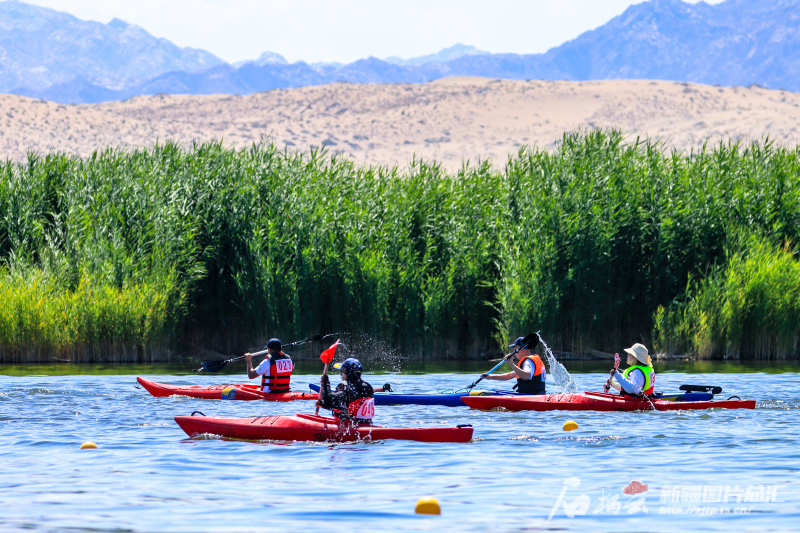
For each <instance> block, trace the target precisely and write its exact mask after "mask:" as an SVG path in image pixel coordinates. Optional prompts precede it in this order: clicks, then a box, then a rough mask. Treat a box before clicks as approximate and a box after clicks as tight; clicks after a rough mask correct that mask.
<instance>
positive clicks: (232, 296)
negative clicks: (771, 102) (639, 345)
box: [0, 130, 800, 360]
mask: <svg viewBox="0 0 800 533" xmlns="http://www.w3.org/2000/svg"><path fill="white" fill-rule="evenodd" d="M798 167H799V165H798V151H797V150H790V149H787V148H782V147H776V146H774V145H772V144H770V143H765V144H756V145H752V146H746V147H744V146H739V145H736V144H723V145H719V146H716V147H714V148H713V149H712V148H704V149H703V150H700V151H698V152H697V153H693V154H690V155H688V156H686V155H682V154H677V153H674V152H668V151H666V150H665V148H664V147H663V146H662V145H660V144H658V143H653V142H650V141H647V140H634V141H633V142H626V141H625V140H624V139H623V137H622V135H621V134H620V133H619V132H617V131H604V130H592V131H579V132H574V133H570V134H567V135H565V136H564V138H563V139H562V141H561V143H560V144H559V145H558V148H557V150H555V151H554V152H548V151H543V150H536V149H531V148H524V149H522V150H521V151H520V152H519V154H518V155H517V156H515V157H512V158H510V159H509V161H508V163H507V165H506V167H505V169H504V170H502V171H500V170H497V168H496V167H493V166H491V165H489V164H487V163H480V164H477V165H471V166H465V167H464V168H462V169H461V170H459V171H458V172H455V173H450V172H447V171H445V170H444V169H443V168H442V167H441V166H439V165H438V164H437V163H435V162H427V161H419V160H417V161H414V162H413V163H412V164H411V165H410V166H409V167H408V169H407V170H404V171H400V170H399V169H397V168H388V167H381V166H361V165H357V164H355V163H353V162H351V161H349V160H346V159H343V158H339V157H330V156H329V155H328V154H326V153H325V152H323V151H319V150H311V151H308V152H305V153H290V152H282V151H280V150H278V149H276V148H275V147H274V146H273V145H272V144H270V143H269V142H262V143H259V144H256V145H253V146H251V147H249V148H247V149H241V150H234V149H231V148H227V147H225V146H223V145H222V144H220V143H216V142H211V143H204V144H196V145H194V146H192V147H190V148H188V149H184V148H181V147H180V146H178V145H176V144H173V143H166V144H161V145H158V146H156V147H153V148H147V149H137V150H133V151H129V152H126V151H121V150H117V149H111V148H108V149H105V150H99V151H97V152H96V153H94V154H93V155H92V156H91V157H88V158H84V159H81V158H78V157H74V156H70V155H66V154H60V153H50V154H45V155H35V154H31V155H30V156H29V158H28V161H27V162H26V163H25V164H16V163H11V162H6V163H2V164H0V262H2V263H3V267H2V268H3V269H4V270H3V273H2V275H0V282H2V287H3V288H2V290H3V291H6V293H4V294H8V298H10V299H12V300H13V299H15V298H16V300H14V301H16V302H19V303H18V304H15V305H17V307H14V308H13V309H15V310H13V311H9V309H12V307H8V306H7V309H6V310H4V311H3V312H4V313H5V314H4V315H3V316H4V318H3V322H2V326H0V328H2V331H0V352H2V353H3V354H12V353H13V354H16V355H14V357H15V358H17V359H18V360H21V359H24V358H25V357H27V356H26V355H25V354H34V355H31V357H33V356H36V357H47V356H48V354H49V355H50V356H53V355H57V356H59V357H65V358H69V357H76V358H79V359H93V358H94V360H99V359H98V358H103V357H106V358H109V359H113V358H119V359H134V358H138V359H147V358H156V357H167V354H169V353H175V352H178V351H192V350H195V349H198V348H206V349H210V350H214V351H218V352H224V353H236V352H239V353H241V352H242V351H244V350H246V349H249V348H255V347H259V346H260V345H262V344H263V343H264V341H265V340H266V339H268V338H269V337H271V336H279V337H281V338H284V339H295V338H303V337H306V336H308V335H313V334H316V333H329V332H333V331H349V332H362V333H364V334H368V335H370V336H372V337H375V338H378V339H382V340H384V341H386V342H389V343H390V344H392V345H395V346H399V347H400V348H401V349H402V350H404V351H406V352H410V353H414V354H418V355H426V356H427V355H430V356H438V357H464V356H467V355H472V356H475V355H479V354H481V353H486V352H487V351H488V350H491V349H493V348H495V347H497V345H498V343H502V342H504V341H505V340H506V339H507V337H508V336H512V337H513V336H515V335H517V334H522V333H527V332H528V331H530V330H541V331H542V334H543V336H544V337H545V338H546V339H548V341H550V343H551V344H552V345H554V347H557V348H560V349H571V350H580V349H582V348H583V347H594V348H600V349H612V348H617V347H619V345H620V344H629V343H631V342H634V341H639V340H641V341H645V342H650V340H651V331H652V330H653V327H654V324H655V321H656V319H657V318H658V315H657V313H658V309H659V307H660V306H661V307H664V309H667V308H669V306H670V305H671V304H672V303H673V302H674V301H676V298H677V299H681V298H683V299H684V300H685V298H686V291H685V288H686V286H687V283H688V282H689V280H690V279H692V280H702V279H705V277H706V275H707V274H708V273H709V272H714V271H715V270H714V269H715V268H720V266H719V265H722V264H724V263H725V261H727V259H726V257H727V256H726V255H725V242H726V240H727V239H729V237H730V236H731V235H734V234H738V233H739V232H741V231H747V232H749V233H751V234H754V235H757V236H760V237H761V238H764V239H767V240H768V241H769V242H771V243H773V244H775V245H777V243H783V242H798V235H797V232H798V227H800V200H798V198H799V197H800V178H799V177H798V176H800V168H798ZM19 280H23V281H19ZM14 290H19V291H21V292H19V294H17V293H14V292H13V291H14ZM37 294H47V295H48V296H47V301H48V302H49V301H52V302H62V303H64V305H67V304H66V302H72V304H70V305H73V306H78V304H79V302H83V303H82V304H81V305H86V306H89V307H91V306H95V305H96V306H98V307H97V310H95V311H92V312H91V313H90V312H88V311H86V312H85V313H83V312H79V311H77V309H78V307H74V309H75V310H73V311H71V312H73V314H74V317H83V318H80V319H78V318H69V317H68V318H66V319H65V318H64V317H63V316H62V319H61V321H62V322H64V324H72V326H70V327H69V328H67V326H66V325H63V324H60V325H58V327H56V323H57V322H58V321H57V320H56V318H55V317H56V314H54V313H55V311H37V306H44V305H45V303H44V301H42V303H39V302H40V300H39V299H37V298H36V297H35V295H37ZM114 298H121V299H122V300H124V301H126V302H128V303H126V304H125V306H126V307H125V309H127V311H124V312H123V311H119V312H117V311H115V313H117V314H112V313H111V308H110V307H108V306H110V305H111V304H109V303H108V302H111V301H114ZM126 298H127V300H126ZM92 302H94V303H92ZM147 302H150V304H148V303H147ZM48 305H49V304H48ZM53 305H55V304H53ZM59 305H61V303H59ZM104 306H105V307H104ZM68 307H69V306H68ZM101 308H102V309H106V310H107V311H102V312H101V311H100V310H99V309H101ZM42 309H44V308H42ZM53 309H55V307H53ZM70 309H73V308H72V307H70ZM87 309H88V307H87ZM92 309H94V307H92ZM40 312H41V313H44V314H42V315H41V316H44V317H48V318H47V319H46V320H45V321H44V322H42V320H40V319H38V318H35V317H38V316H40V315H37V313H40ZM81 313H83V314H81ZM670 316H672V315H670ZM661 319H662V321H663V320H664V316H663V312H662V315H661ZM36 320H39V322H36ZM104 321H108V322H109V325H108V327H105V326H103V327H100V324H102V323H103V322H104ZM126 321H127V322H126ZM143 321H144V322H143ZM79 323H80V324H84V325H83V326H78V325H77V324H79ZM121 323H137V324H148V325H146V326H142V327H141V328H139V329H137V330H136V331H140V333H136V334H134V333H130V331H133V330H128V329H125V328H122V329H120V328H121V326H119V324H121ZM34 324H49V325H46V327H45V326H41V327H40V326H34ZM90 324H93V325H91V326H90ZM126 327H127V326H126ZM759 327H760V326H759ZM36 328H40V329H41V330H42V331H41V332H40V333H36V332H37V331H39V330H37V329H36ZM58 328H61V329H58ZM70 328H71V329H70ZM81 328H83V329H81ZM104 328H105V329H104ZM64 331H70V332H72V333H69V334H68V333H64ZM124 331H129V333H123V332H124ZM26 332H27V333H26ZM141 332H146V333H141ZM136 335H138V336H136ZM115 339H125V340H115ZM69 346H73V351H70V348H69ZM121 346H125V348H121ZM134 346H136V348H135V349H134ZM748 349H749V348H748ZM134 353H135V354H136V355H135V356H134V355H133V354H134ZM715 353H716V352H715ZM758 353H759V354H760V353H762V352H758ZM763 353H765V354H766V353H767V352H763ZM769 353H772V352H769ZM35 354H39V355H35ZM159 354H161V355H159ZM4 357H5V355H4ZM4 360H5V359H4Z"/></svg>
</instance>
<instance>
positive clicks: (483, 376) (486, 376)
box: [481, 374, 489, 379]
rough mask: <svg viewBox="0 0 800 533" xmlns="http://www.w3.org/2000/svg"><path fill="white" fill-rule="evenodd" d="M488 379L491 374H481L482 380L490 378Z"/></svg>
mask: <svg viewBox="0 0 800 533" xmlns="http://www.w3.org/2000/svg"><path fill="white" fill-rule="evenodd" d="M488 377H489V374H481V378H482V379H486V378H488Z"/></svg>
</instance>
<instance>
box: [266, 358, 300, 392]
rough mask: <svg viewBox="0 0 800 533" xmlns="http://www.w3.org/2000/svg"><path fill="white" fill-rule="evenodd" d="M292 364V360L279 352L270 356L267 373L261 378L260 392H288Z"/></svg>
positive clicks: (292, 368)
mask: <svg viewBox="0 0 800 533" xmlns="http://www.w3.org/2000/svg"><path fill="white" fill-rule="evenodd" d="M292 370H294V363H293V362H292V358H291V357H289V356H288V355H286V354H285V353H283V352H281V353H279V354H272V356H271V357H270V363H269V373H267V374H264V375H263V376H261V390H262V391H264V392H289V382H290V381H291V379H292Z"/></svg>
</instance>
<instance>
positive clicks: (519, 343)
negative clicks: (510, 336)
mask: <svg viewBox="0 0 800 533" xmlns="http://www.w3.org/2000/svg"><path fill="white" fill-rule="evenodd" d="M524 344H525V337H517V340H515V341H514V342H513V344H509V345H508V347H509V348H514V347H516V346H522V345H524Z"/></svg>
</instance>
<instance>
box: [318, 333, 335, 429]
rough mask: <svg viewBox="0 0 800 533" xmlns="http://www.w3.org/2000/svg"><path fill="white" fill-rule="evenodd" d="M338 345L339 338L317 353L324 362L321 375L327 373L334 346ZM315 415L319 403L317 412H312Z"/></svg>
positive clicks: (333, 353)
mask: <svg viewBox="0 0 800 533" xmlns="http://www.w3.org/2000/svg"><path fill="white" fill-rule="evenodd" d="M337 346H339V339H337V340H336V342H334V343H333V344H332V345H331V347H330V348H328V349H327V350H325V351H324V352H322V353H321V354H320V355H319V358H320V359H322V362H323V363H325V368H324V369H323V370H322V375H323V376H327V375H328V364H329V363H330V362H331V361H333V356H334V355H335V354H336V347H337ZM314 414H316V415H318V414H319V403H317V412H316V413H314Z"/></svg>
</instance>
